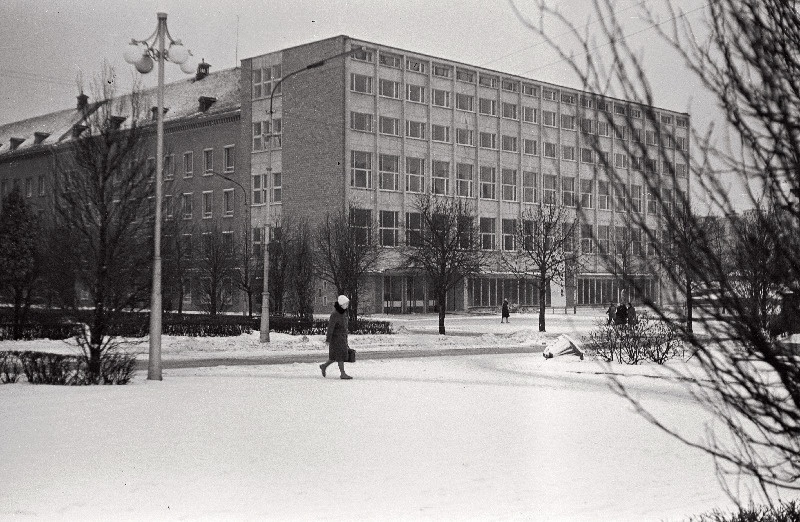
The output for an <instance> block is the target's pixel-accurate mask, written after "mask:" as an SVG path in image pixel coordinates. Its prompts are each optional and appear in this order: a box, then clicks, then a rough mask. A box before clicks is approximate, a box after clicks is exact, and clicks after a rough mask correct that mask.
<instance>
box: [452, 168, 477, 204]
mask: <svg viewBox="0 0 800 522" xmlns="http://www.w3.org/2000/svg"><path fill="white" fill-rule="evenodd" d="M474 170H475V169H474V167H473V165H472V164H470V163H458V164H456V195H458V196H462V197H465V198H471V197H472V183H473V178H474Z"/></svg>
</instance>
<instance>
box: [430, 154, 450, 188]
mask: <svg viewBox="0 0 800 522" xmlns="http://www.w3.org/2000/svg"><path fill="white" fill-rule="evenodd" d="M431 192H432V193H433V194H441V195H446V194H449V193H450V162H448V161H440V160H433V163H432V170H431Z"/></svg>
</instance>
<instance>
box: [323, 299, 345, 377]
mask: <svg viewBox="0 0 800 522" xmlns="http://www.w3.org/2000/svg"><path fill="white" fill-rule="evenodd" d="M335 308H336V310H334V311H333V313H331V317H330V319H328V333H327V335H326V336H325V342H327V343H328V359H329V360H331V361H336V362H347V348H348V345H347V313H346V312H345V311H344V310H342V309H341V308H340V307H339V306H338V303H337V304H336V306H335ZM340 310H341V311H340Z"/></svg>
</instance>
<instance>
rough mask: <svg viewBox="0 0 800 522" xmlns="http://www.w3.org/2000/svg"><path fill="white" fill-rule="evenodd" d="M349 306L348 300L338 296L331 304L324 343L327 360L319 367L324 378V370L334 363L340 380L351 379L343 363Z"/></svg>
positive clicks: (344, 359) (345, 355)
mask: <svg viewBox="0 0 800 522" xmlns="http://www.w3.org/2000/svg"><path fill="white" fill-rule="evenodd" d="M349 305H350V299H348V298H347V296H344V295H340V296H339V297H338V299H336V302H335V303H333V308H334V311H333V312H332V313H331V317H330V319H328V333H327V335H326V336H325V342H326V343H328V360H327V361H326V362H324V363H322V364H320V365H319V369H320V370H321V371H322V376H323V377H325V370H327V369H328V366H330V365H331V364H332V363H333V362H334V361H336V364H338V365H339V374H340V375H341V378H342V379H352V377H350V376H349V375H347V373H346V372H345V371H344V363H345V362H347V349H348V348H349V346H348V344H347V327H348V326H347V314H346V313H345V312H346V310H347V307H348V306H349Z"/></svg>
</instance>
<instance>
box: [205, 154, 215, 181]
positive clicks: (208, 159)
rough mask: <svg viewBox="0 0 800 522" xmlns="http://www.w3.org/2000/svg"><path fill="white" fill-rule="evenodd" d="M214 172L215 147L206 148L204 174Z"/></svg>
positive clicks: (207, 174)
mask: <svg viewBox="0 0 800 522" xmlns="http://www.w3.org/2000/svg"><path fill="white" fill-rule="evenodd" d="M211 174H214V149H205V150H204V151H203V175H205V176H210V175H211Z"/></svg>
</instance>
